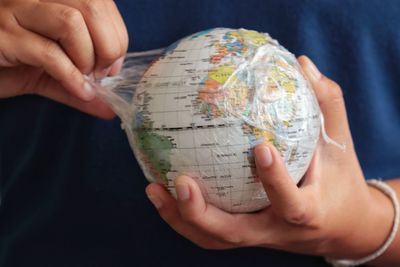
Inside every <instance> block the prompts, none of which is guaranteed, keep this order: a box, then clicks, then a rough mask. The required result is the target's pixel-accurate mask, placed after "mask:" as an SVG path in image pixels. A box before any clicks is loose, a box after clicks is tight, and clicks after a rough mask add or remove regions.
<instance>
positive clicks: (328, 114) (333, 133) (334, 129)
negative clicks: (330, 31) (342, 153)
mask: <svg viewBox="0 0 400 267" xmlns="http://www.w3.org/2000/svg"><path fill="white" fill-rule="evenodd" d="M298 61H299V63H300V65H301V67H302V69H303V71H304V73H305V75H306V76H307V78H308V80H309V82H310V83H311V86H312V88H313V89H314V92H315V95H316V97H317V100H318V103H319V106H320V108H321V111H322V114H323V115H324V121H325V129H326V131H327V133H328V135H329V136H330V137H331V138H332V139H334V140H335V141H337V142H339V143H347V142H348V141H349V138H350V139H351V137H350V130H349V126H348V122H347V115H346V107H345V103H344V99H343V94H342V90H341V88H340V86H339V85H338V84H337V83H336V82H334V81H332V80H331V79H329V78H327V77H326V76H324V75H323V74H321V73H320V71H319V70H318V68H317V67H316V66H315V64H314V63H313V62H312V61H311V60H310V59H309V58H308V57H306V56H301V57H299V59H298Z"/></svg>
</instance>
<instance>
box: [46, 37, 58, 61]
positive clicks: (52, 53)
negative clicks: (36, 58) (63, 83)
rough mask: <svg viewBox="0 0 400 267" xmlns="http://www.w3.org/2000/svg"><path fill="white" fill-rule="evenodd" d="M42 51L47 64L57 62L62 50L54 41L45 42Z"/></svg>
mask: <svg viewBox="0 0 400 267" xmlns="http://www.w3.org/2000/svg"><path fill="white" fill-rule="evenodd" d="M42 49H43V53H42V54H43V58H44V61H45V62H55V61H56V60H57V59H58V57H59V55H60V49H59V47H58V46H57V45H56V44H55V43H54V42H53V41H50V40H46V41H44V44H43V47H42Z"/></svg>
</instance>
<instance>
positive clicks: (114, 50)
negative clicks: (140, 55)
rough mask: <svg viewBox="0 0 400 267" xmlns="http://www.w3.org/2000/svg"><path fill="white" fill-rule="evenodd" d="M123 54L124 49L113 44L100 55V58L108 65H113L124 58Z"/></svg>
mask: <svg viewBox="0 0 400 267" xmlns="http://www.w3.org/2000/svg"><path fill="white" fill-rule="evenodd" d="M123 54H124V51H123V47H121V46H118V45H114V44H113V45H110V46H109V47H107V49H104V51H102V53H101V54H99V57H100V58H101V59H102V60H103V61H104V62H106V64H107V65H111V64H112V63H114V61H116V60H117V59H118V58H120V57H121V56H123Z"/></svg>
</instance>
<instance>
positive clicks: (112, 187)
mask: <svg viewBox="0 0 400 267" xmlns="http://www.w3.org/2000/svg"><path fill="white" fill-rule="evenodd" d="M117 4H118V6H119V8H120V11H121V13H122V15H123V17H124V19H125V22H126V24H127V27H128V30H129V34H130V38H131V43H130V51H142V50H149V49H153V48H159V47H164V46H167V45H169V44H170V43H172V42H174V41H176V40H177V39H179V38H181V37H183V36H186V35H188V34H191V33H194V32H196V31H199V30H203V29H207V28H212V27H231V28H240V27H243V28H248V29H254V30H258V31H263V32H268V33H270V35H271V36H272V37H274V38H276V39H278V40H279V41H280V43H281V44H282V45H284V46H285V47H286V48H288V49H289V50H290V51H292V52H293V53H295V54H296V55H301V54H306V55H308V56H309V57H310V58H311V59H313V60H314V62H315V63H316V64H317V66H319V68H320V69H321V71H322V72H323V73H324V74H326V75H327V76H329V77H331V78H332V79H334V80H335V81H337V82H338V83H339V84H340V85H341V86H342V88H343V91H344V97H345V100H346V104H347V110H348V116H349V121H350V126H351V130H352V133H353V138H354V142H355V146H356V150H357V153H358V156H359V159H360V162H361V165H362V168H363V171H364V174H365V176H366V177H367V178H372V177H382V178H393V177H399V176H400V141H399V135H400V88H399V87H400V31H399V29H400V4H399V3H398V1H396V0H386V1H382V0H369V1H363V0H352V1H350V0H349V1H336V0H324V1H321V0H294V1H281V0H263V1H261V0H246V1H244V0H241V1H239V0H219V1H218V0H202V1H195V0H185V1H172V0H158V1H156V0H146V1H144V0H141V1H140V0H137V1H132V0H119V1H117ZM0 90H1V88H0ZM119 124H120V122H119V120H118V119H114V120H112V121H102V120H99V119H96V118H93V117H90V116H88V115H85V114H83V113H80V112H79V111H75V110H73V109H70V108H68V107H65V106H63V105H61V104H57V103H54V102H51V101H49V100H46V99H43V98H40V97H36V96H22V97H17V98H12V99H4V100H0V196H1V206H0V266H325V263H324V261H323V260H322V259H321V258H318V257H310V256H301V255H296V254H290V253H285V252H278V251H274V250H268V249H262V248H245V249H237V250H229V251H208V250H203V249H200V248H198V247H196V246H195V245H193V244H192V243H191V242H189V241H187V240H185V239H184V238H182V237H181V236H179V235H178V234H176V233H175V232H174V231H173V230H171V229H170V228H169V226H168V225H166V224H165V223H164V222H163V221H162V220H161V219H160V217H159V216H158V214H157V212H156V211H155V209H154V208H153V207H152V206H151V204H150V202H149V201H148V200H147V198H146V195H145V193H144V188H145V186H146V184H147V182H146V180H145V178H144V176H143V173H142V172H141V170H140V168H139V167H138V164H137V162H136V160H135V159H134V156H133V153H132V152H131V149H130V147H129V144H128V141H127V138H126V136H125V133H124V132H123V131H122V130H121V128H120V125H119Z"/></svg>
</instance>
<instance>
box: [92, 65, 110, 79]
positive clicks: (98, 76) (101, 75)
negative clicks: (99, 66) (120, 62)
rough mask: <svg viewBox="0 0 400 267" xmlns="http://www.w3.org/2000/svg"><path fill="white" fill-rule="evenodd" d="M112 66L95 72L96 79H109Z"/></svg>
mask: <svg viewBox="0 0 400 267" xmlns="http://www.w3.org/2000/svg"><path fill="white" fill-rule="evenodd" d="M111 68H112V66H110V67H108V68H106V69H103V70H99V71H95V73H94V77H95V79H96V80H101V79H103V78H105V77H107V75H108V74H109V73H110V71H111Z"/></svg>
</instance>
